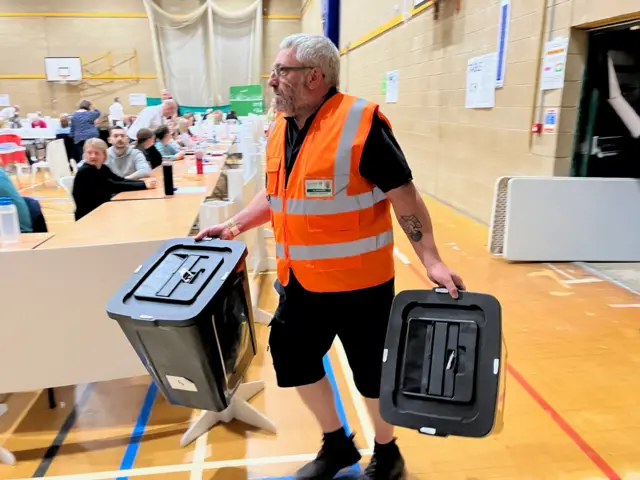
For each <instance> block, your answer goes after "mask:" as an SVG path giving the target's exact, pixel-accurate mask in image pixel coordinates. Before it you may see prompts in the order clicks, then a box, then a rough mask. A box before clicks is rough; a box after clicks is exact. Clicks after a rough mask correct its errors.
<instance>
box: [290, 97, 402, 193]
mask: <svg viewBox="0 0 640 480" xmlns="http://www.w3.org/2000/svg"><path fill="white" fill-rule="evenodd" d="M336 93H338V91H337V90H336V89H335V88H332V89H331V90H330V91H329V93H328V94H327V96H326V97H325V99H324V102H326V101H327V100H329V98H331V97H332V96H333V95H335V94H336ZM324 102H322V105H324ZM322 105H320V107H322ZM320 107H318V110H320ZM318 110H316V111H315V112H314V113H313V115H311V116H310V117H309V118H308V119H307V121H306V122H305V124H304V125H303V127H302V128H298V124H297V123H296V120H295V118H293V117H286V120H287V135H286V145H285V156H286V172H287V173H286V181H287V182H288V181H289V175H290V174H291V171H292V170H293V165H294V164H295V162H296V159H297V158H298V153H299V152H300V148H301V147H302V143H303V142H304V139H305V137H306V136H307V132H308V131H309V127H310V126H311V123H312V122H313V119H314V118H316V115H317V113H318ZM360 175H362V176H363V177H364V178H366V179H367V180H369V181H370V182H371V183H373V184H374V185H375V186H376V187H378V188H379V189H380V190H382V191H383V192H385V193H386V192H388V191H389V190H393V189H394V188H398V187H401V186H403V185H406V184H407V183H409V182H410V181H411V180H412V179H413V177H412V175H411V169H410V168H409V165H408V164H407V160H406V158H405V156H404V153H402V150H401V149H400V145H398V142H397V141H396V138H395V137H394V136H393V132H392V131H391V129H390V128H389V126H388V125H387V123H386V122H385V121H384V120H382V119H381V118H380V116H379V115H378V114H377V113H376V114H375V115H374V116H373V121H372V123H371V130H370V131H369V136H368V137H367V140H366V141H365V144H364V148H363V150H362V157H361V159H360Z"/></svg>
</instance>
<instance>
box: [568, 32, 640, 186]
mask: <svg viewBox="0 0 640 480" xmlns="http://www.w3.org/2000/svg"><path fill="white" fill-rule="evenodd" d="M574 152H575V153H574V158H573V163H572V172H571V174H572V176H577V177H615V178H640V21H636V22H631V23H626V24H623V25H617V26H613V27H608V28H603V29H599V30H594V31H591V32H589V49H588V56H587V64H586V68H585V74H584V83H583V90H582V98H581V100H580V110H579V116H578V126H577V137H576V148H575V150H574Z"/></svg>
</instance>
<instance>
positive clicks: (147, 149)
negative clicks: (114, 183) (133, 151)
mask: <svg viewBox="0 0 640 480" xmlns="http://www.w3.org/2000/svg"><path fill="white" fill-rule="evenodd" d="M155 143H156V135H155V133H153V130H151V129H150V128H141V129H140V130H138V133H137V134H136V148H137V149H138V150H140V151H141V152H142V154H143V155H144V158H146V159H147V162H149V165H151V168H152V169H154V168H157V167H159V166H160V165H162V155H160V152H159V151H158V149H157V148H156V147H155Z"/></svg>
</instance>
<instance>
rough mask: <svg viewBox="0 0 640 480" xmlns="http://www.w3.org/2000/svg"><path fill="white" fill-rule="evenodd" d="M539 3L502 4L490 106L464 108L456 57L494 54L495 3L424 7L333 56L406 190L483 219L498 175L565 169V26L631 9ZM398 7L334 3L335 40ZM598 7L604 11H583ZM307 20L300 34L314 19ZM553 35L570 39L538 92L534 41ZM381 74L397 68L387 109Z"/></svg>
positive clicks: (577, 56)
mask: <svg viewBox="0 0 640 480" xmlns="http://www.w3.org/2000/svg"><path fill="white" fill-rule="evenodd" d="M550 3H551V2H545V1H544V0H512V2H511V4H512V13H511V24H510V33H509V44H508V51H507V67H506V75H505V85H504V88H501V89H498V90H496V103H495V108H492V109H473V110H472V109H466V108H465V107H464V104H465V86H466V68H467V61H468V59H469V58H472V57H475V56H478V55H482V54H485V53H490V52H494V51H496V48H497V30H498V19H499V4H498V2H497V0H462V9H461V11H460V12H459V13H456V12H454V11H453V7H452V4H453V2H452V1H450V0H448V1H446V2H445V4H444V6H443V7H442V11H441V15H440V19H439V20H437V21H435V20H434V19H433V11H432V9H431V8H427V9H426V10H425V11H423V12H421V13H419V14H417V15H414V16H413V17H412V18H411V19H410V20H409V21H408V22H406V23H404V24H400V25H399V26H397V27H395V28H393V29H391V30H389V31H387V32H385V33H382V34H380V35H379V36H378V37H376V38H374V39H373V40H371V41H368V42H367V43H364V44H363V45H361V46H358V47H357V48H355V49H353V50H351V51H349V52H348V53H347V54H345V55H343V56H342V72H341V88H342V89H343V90H346V91H348V92H349V93H351V94H354V95H359V96H363V97H366V98H368V99H370V100H372V101H376V102H378V103H380V105H381V109H382V111H383V112H384V113H385V114H386V115H387V116H388V117H389V118H390V120H391V122H392V124H393V127H394V131H395V134H396V136H397V137H398V140H399V142H400V144H401V146H402V148H403V149H404V151H405V153H406V155H407V158H408V160H409V163H410V165H411V167H412V169H413V172H414V177H415V182H416V184H417V185H418V187H419V188H420V189H421V190H422V191H424V192H426V193H429V194H431V195H433V196H435V197H437V198H439V199H441V200H443V201H445V202H446V203H449V204H451V205H452V206H454V207H456V208H458V209H460V210H462V211H464V212H466V213H468V214H469V215H471V216H473V217H475V218H478V219H480V220H482V221H484V222H488V221H489V218H490V212H491V202H492V198H493V188H494V184H495V182H496V180H497V178H498V177H500V176H505V175H567V174H568V173H569V169H570V164H571V156H572V152H573V144H574V129H575V124H576V119H577V112H578V109H577V107H578V102H579V98H580V91H581V79H582V75H583V69H584V58H585V53H586V35H585V33H584V31H580V30H576V29H573V30H572V29H571V27H572V26H573V25H575V24H576V22H582V23H584V22H587V21H594V17H598V16H600V15H604V14H606V15H607V17H616V16H619V15H628V14H629V12H630V11H640V1H638V0H610V1H609V2H606V5H607V8H606V9H604V7H600V4H601V3H603V2H599V1H596V0H555V6H554V7H553V10H552V7H546V8H545V5H547V4H550ZM631 3H634V6H633V7H632V6H631V5H630V4H631ZM313 4H317V5H318V8H319V4H320V0H311V5H310V6H308V8H307V15H309V14H310V13H311V12H314V10H313V9H314V6H313ZM403 4H404V2H402V1H399V0H376V1H375V2H372V1H371V0H348V1H343V2H342V9H341V12H340V13H341V45H342V46H345V45H347V44H348V43H351V44H354V43H358V40H360V39H362V38H363V37H364V36H366V35H367V34H370V33H371V32H373V31H375V30H376V29H379V28H380V27H383V26H384V25H385V24H387V25H388V24H389V23H390V22H391V23H393V21H394V19H396V18H398V14H399V13H401V12H399V11H398V10H397V8H394V7H396V6H397V5H399V6H400V7H402V5H403ZM596 4H597V6H596ZM594 9H595V10H594ZM603 9H604V10H607V12H602V13H593V12H594V11H595V12H600V11H601V10H603ZM307 15H305V17H304V18H303V21H302V26H303V29H305V30H304V31H310V30H308V29H310V28H311V27H309V25H313V21H319V18H318V19H314V20H312V19H311V18H306V17H307ZM314 15H316V14H314ZM317 16H318V17H319V12H318V14H317ZM558 36H567V37H570V46H569V53H570V55H569V59H568V65H567V74H566V84H565V88H564V89H561V90H555V91H550V92H547V93H545V94H541V93H540V92H538V81H537V80H538V78H539V68H540V61H541V52H542V45H543V43H544V41H546V40H547V39H548V38H555V37H558ZM389 70H399V101H398V103H397V104H386V103H385V98H384V95H383V94H382V88H381V87H382V79H383V76H384V74H385V72H387V71H389ZM551 107H556V108H559V112H560V115H559V124H558V128H557V133H555V134H546V135H541V136H533V135H531V133H530V127H531V124H532V122H533V121H536V120H538V119H540V118H541V115H542V113H543V110H544V108H551Z"/></svg>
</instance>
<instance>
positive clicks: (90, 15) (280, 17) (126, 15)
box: [0, 12, 302, 20]
mask: <svg viewBox="0 0 640 480" xmlns="http://www.w3.org/2000/svg"><path fill="white" fill-rule="evenodd" d="M2 17H6V18H11V17H13V18H19V17H57V18H147V14H146V13H117V12H113V13H110V12H0V18H2ZM263 18H264V19H266V20H300V19H301V18H302V16H301V15H265V16H264V17H263Z"/></svg>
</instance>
